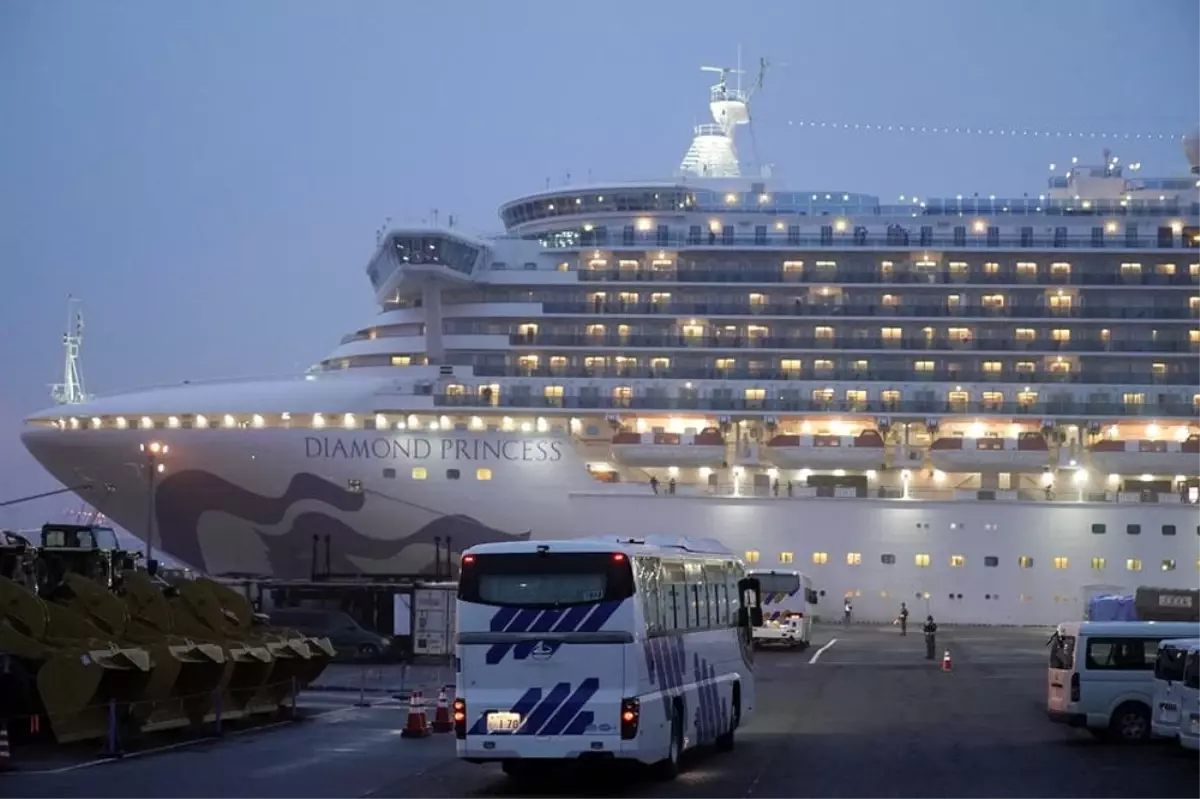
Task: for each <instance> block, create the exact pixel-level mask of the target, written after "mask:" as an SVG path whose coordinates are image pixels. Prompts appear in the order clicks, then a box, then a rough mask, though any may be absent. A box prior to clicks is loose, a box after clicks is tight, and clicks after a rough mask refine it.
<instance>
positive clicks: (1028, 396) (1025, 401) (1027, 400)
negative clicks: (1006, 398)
mask: <svg viewBox="0 0 1200 799" xmlns="http://www.w3.org/2000/svg"><path fill="white" fill-rule="evenodd" d="M1037 401H1038V393H1037V392H1036V391H1018V392H1017V404H1018V405H1020V406H1021V407H1028V406H1030V405H1036V404H1037Z"/></svg>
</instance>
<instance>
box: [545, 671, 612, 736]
mask: <svg viewBox="0 0 1200 799" xmlns="http://www.w3.org/2000/svg"><path fill="white" fill-rule="evenodd" d="M598 690H600V680H598V679H597V678H595V677H588V678H587V679H586V680H584V681H583V682H581V683H580V684H579V687H578V688H577V689H575V693H574V694H572V695H571V698H570V699H568V700H567V701H566V702H565V703H564V704H563V706H562V707H561V708H560V709H559V711H558V712H557V713H555V714H554V715H553V716H551V717H550V720H549V721H547V722H546V723H545V725H543V727H542V729H541V730H539V731H538V735H562V734H563V732H564V730H565V729H566V728H567V725H568V724H569V723H570V722H571V720H572V719H574V718H575V715H576V714H577V713H579V711H580V710H582V709H583V706H584V705H586V704H587V703H588V700H589V699H591V698H592V697H593V696H594V695H595V694H596V692H597V691H598Z"/></svg>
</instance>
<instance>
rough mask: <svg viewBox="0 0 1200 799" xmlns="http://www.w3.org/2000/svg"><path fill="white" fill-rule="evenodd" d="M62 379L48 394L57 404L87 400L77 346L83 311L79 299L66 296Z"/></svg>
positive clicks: (79, 339) (80, 336)
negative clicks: (65, 330) (65, 328)
mask: <svg viewBox="0 0 1200 799" xmlns="http://www.w3.org/2000/svg"><path fill="white" fill-rule="evenodd" d="M62 341H63V355H64V359H63V381H62V382H61V383H56V384H54V385H53V386H51V388H50V396H51V397H52V398H53V399H54V402H55V403H56V404H58V405H79V404H81V403H84V402H87V400H88V395H87V392H86V391H84V389H83V373H82V372H80V370H79V348H80V347H81V346H82V345H83V311H82V310H81V303H80V301H79V300H77V299H75V298H74V297H72V296H70V295H68V296H67V332H65V333H63V337H62Z"/></svg>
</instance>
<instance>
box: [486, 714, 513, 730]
mask: <svg viewBox="0 0 1200 799" xmlns="http://www.w3.org/2000/svg"><path fill="white" fill-rule="evenodd" d="M520 726H521V714H520V713H488V715H487V731H488V732H516V731H517V728H519V727H520Z"/></svg>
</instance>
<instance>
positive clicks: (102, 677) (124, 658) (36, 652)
mask: <svg viewBox="0 0 1200 799" xmlns="http://www.w3.org/2000/svg"><path fill="white" fill-rule="evenodd" d="M0 649H2V650H4V651H5V652H7V653H9V654H10V655H12V656H14V657H16V658H18V659H20V660H21V661H22V662H23V665H24V667H25V668H26V669H27V671H28V672H29V673H31V674H33V675H35V678H36V686H37V697H36V701H35V707H36V711H37V712H38V713H39V714H40V713H44V714H45V715H46V717H47V718H48V720H49V726H50V731H51V733H52V735H53V736H54V738H55V740H57V741H59V742H60V743H65V742H69V741H81V740H88V739H98V738H103V737H104V736H105V735H106V734H107V732H108V729H109V724H110V718H109V715H110V702H113V701H115V710H116V716H117V718H116V719H113V721H116V722H117V723H126V722H128V721H129V720H130V719H133V718H135V716H134V713H133V703H134V702H135V701H136V700H138V699H140V698H141V697H142V695H143V694H144V693H145V691H146V688H147V685H148V684H149V679H150V673H151V663H152V661H151V657H150V653H149V652H148V651H147V650H146V649H145V648H142V647H136V646H128V645H123V644H121V643H118V642H117V641H115V640H112V638H111V637H110V636H106V635H105V634H104V633H103V632H102V631H101V630H100V629H99V628H97V627H96V626H95V625H93V624H92V623H91V622H89V621H88V620H87V619H85V618H82V617H80V616H78V615H77V614H75V613H72V612H71V611H69V610H67V609H66V608H64V607H61V606H59V605H57V604H55V603H53V602H46V601H44V600H43V599H42V598H41V597H39V596H37V595H36V594H34V593H33V592H32V591H30V590H29V589H27V588H25V587H24V586H22V585H20V584H19V583H17V582H14V581H13V580H11V579H9V578H7V577H2V576H0Z"/></svg>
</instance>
